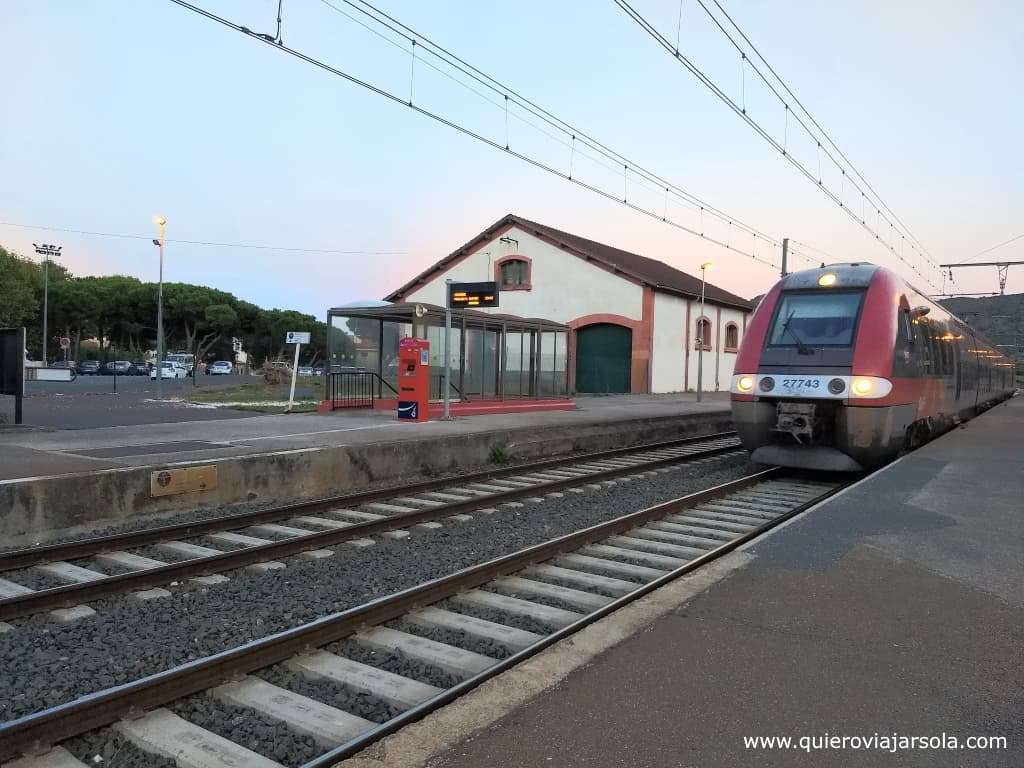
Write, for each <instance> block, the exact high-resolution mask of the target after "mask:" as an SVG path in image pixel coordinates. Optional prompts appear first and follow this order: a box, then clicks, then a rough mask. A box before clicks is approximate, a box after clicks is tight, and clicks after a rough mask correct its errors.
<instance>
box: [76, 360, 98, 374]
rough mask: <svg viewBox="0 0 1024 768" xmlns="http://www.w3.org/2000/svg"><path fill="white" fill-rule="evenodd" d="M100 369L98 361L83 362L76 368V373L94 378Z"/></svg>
mask: <svg viewBox="0 0 1024 768" xmlns="http://www.w3.org/2000/svg"><path fill="white" fill-rule="evenodd" d="M101 367H102V366H101V364H100V361H99V360H83V361H82V364H81V365H80V366H78V372H79V373H80V374H81V375H82V376H95V375H96V374H98V373H99V372H100V368H101Z"/></svg>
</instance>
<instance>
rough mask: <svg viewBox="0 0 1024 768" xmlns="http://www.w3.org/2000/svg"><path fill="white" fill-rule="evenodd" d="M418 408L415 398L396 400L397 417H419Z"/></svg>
mask: <svg viewBox="0 0 1024 768" xmlns="http://www.w3.org/2000/svg"><path fill="white" fill-rule="evenodd" d="M419 415H420V409H419V403H417V402H416V401H415V400H399V401H398V418H400V419H416V418H419Z"/></svg>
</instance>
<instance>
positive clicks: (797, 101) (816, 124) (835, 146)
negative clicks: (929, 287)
mask: <svg viewBox="0 0 1024 768" xmlns="http://www.w3.org/2000/svg"><path fill="white" fill-rule="evenodd" d="M712 1H713V2H714V4H715V5H716V6H717V7H718V10H720V11H721V12H722V15H723V16H725V18H726V19H728V21H729V23H730V24H731V25H732V26H733V28H734V29H735V30H736V31H737V32H739V33H740V36H741V37H742V38H743V41H744V42H745V43H746V44H747V45H748V46H749V47H750V50H752V51H753V52H754V54H755V55H756V56H757V58H759V59H760V60H761V62H762V63H763V64H764V65H765V66H766V67H767V68H768V71H769V72H771V73H772V76H773V77H774V78H775V79H776V80H777V81H778V82H779V84H780V85H781V86H782V87H783V88H784V89H785V91H786V93H788V94H789V96H790V98H792V100H793V103H794V104H796V105H797V106H798V107H800V109H801V110H802V111H803V113H804V114H805V115H807V117H808V119H809V120H810V121H811V122H812V123H813V124H814V127H815V128H817V129H818V131H819V132H820V133H821V135H822V136H823V137H824V138H825V140H826V141H827V142H828V143H829V144H830V145H831V146H832V147H833V149H835V151H836V153H837V154H838V155H839V156H840V157H841V158H843V160H844V161H845V162H846V165H847V166H848V167H849V168H850V170H852V171H853V172H854V173H855V174H856V175H857V178H859V179H860V180H861V181H862V182H864V186H865V187H867V188H868V190H870V191H871V193H872V194H873V195H874V196H875V199H876V200H877V201H878V203H879V204H880V206H881V207H882V208H884V209H885V210H886V211H887V212H888V213H889V215H890V216H892V218H893V219H894V220H895V221H896V222H897V223H898V224H899V225H900V226H901V227H903V230H904V231H905V232H906V233H907V234H908V235H910V237H911V238H912V239H913V240H914V242H915V243H917V245H918V246H919V247H920V249H921V250H922V251H923V252H924V253H925V254H927V255H928V256H929V257H930V256H931V254H929V253H928V250H927V249H926V248H925V247H924V245H922V244H921V241H920V240H918V239H917V238H916V237H914V235H913V233H911V231H910V230H909V229H908V228H907V226H906V225H905V224H904V223H903V222H902V220H900V218H899V216H897V215H896V213H895V212H894V211H893V210H892V208H890V207H889V206H888V205H887V204H886V202H885V201H884V200H883V199H882V197H881V195H879V194H878V192H877V191H876V190H875V188H874V187H873V186H871V183H870V182H869V181H868V180H867V179H866V178H864V175H863V174H862V173H861V172H860V171H858V170H857V168H856V167H855V166H854V164H853V163H852V162H851V161H850V158H848V157H847V156H846V154H845V153H844V152H843V150H842V149H840V147H839V145H838V144H836V143H835V141H833V140H832V137H831V136H829V135H828V132H827V131H826V130H825V129H824V128H822V127H821V124H820V123H819V122H818V121H817V120H816V119H815V117H814V115H812V114H811V113H810V111H809V110H808V109H807V107H805V106H804V105H803V102H801V101H800V99H799V97H798V96H797V95H796V94H795V93H793V91H792V89H791V88H790V87H789V86H788V85H787V84H786V81H785V80H783V79H782V78H781V77H780V76H779V73H778V72H776V71H775V69H774V68H773V67H772V65H771V64H770V63H769V62H768V60H767V59H765V57H764V56H762V55H761V52H760V51H759V50H758V49H757V46H755V45H754V44H753V43H752V42H751V40H750V38H749V37H747V35H746V33H745V32H744V31H743V30H742V29H740V27H739V25H738V24H737V23H736V22H735V21H734V20H733V18H732V16H730V15H729V12H728V11H726V10H725V8H723V7H722V4H721V3H720V2H719V1H718V0H712ZM701 6H702V7H703V8H704V11H705V12H706V13H708V15H709V16H710V15H711V13H710V11H708V8H707V6H705V5H704V4H703V3H701ZM743 58H744V59H746V58H747V56H746V53H743ZM818 147H819V149H820V147H821V142H820V141H818ZM819 176H820V165H819ZM876 210H877V208H876ZM878 213H879V215H881V211H878ZM932 264H933V265H934V261H933V262H932Z"/></svg>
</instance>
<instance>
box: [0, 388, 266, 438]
mask: <svg viewBox="0 0 1024 768" xmlns="http://www.w3.org/2000/svg"><path fill="white" fill-rule="evenodd" d="M242 380H243V379H242V377H240V376H199V377H197V379H196V384H197V385H198V386H199V387H200V388H203V389H208V388H223V387H230V386H236V385H238V384H239V383H240V382H241V381H242ZM161 384H162V388H163V396H164V398H165V399H164V400H157V383H156V382H155V381H150V379H149V377H148V376H79V377H78V378H76V379H75V380H74V381H69V382H51V381H30V382H26V384H25V395H26V396H25V402H24V407H23V418H24V422H25V424H26V425H30V426H36V427H47V428H54V429H90V428H97V427H118V426H131V425H136V424H137V425H144V424H160V423H166V422H178V421H201V420H202V421H205V420H207V419H230V418H245V417H248V416H252V415H254V414H253V413H252V412H249V411H235V410H230V409H227V408H202V407H196V406H193V405H188V404H186V403H183V402H181V401H180V399H181V398H182V397H183V396H184V395H185V394H186V393H187V392H188V391H189V390H191V389H192V386H193V383H192V379H165V380H163V381H162V382H161ZM0 414H4V415H6V416H7V419H8V422H12V421H13V416H14V398H11V397H3V398H0Z"/></svg>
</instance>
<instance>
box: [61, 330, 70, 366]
mask: <svg viewBox="0 0 1024 768" xmlns="http://www.w3.org/2000/svg"><path fill="white" fill-rule="evenodd" d="M60 348H61V349H63V350H64V362H65V363H66V362H67V361H68V350H69V349H71V339H69V338H68V337H67V336H61V337H60Z"/></svg>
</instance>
